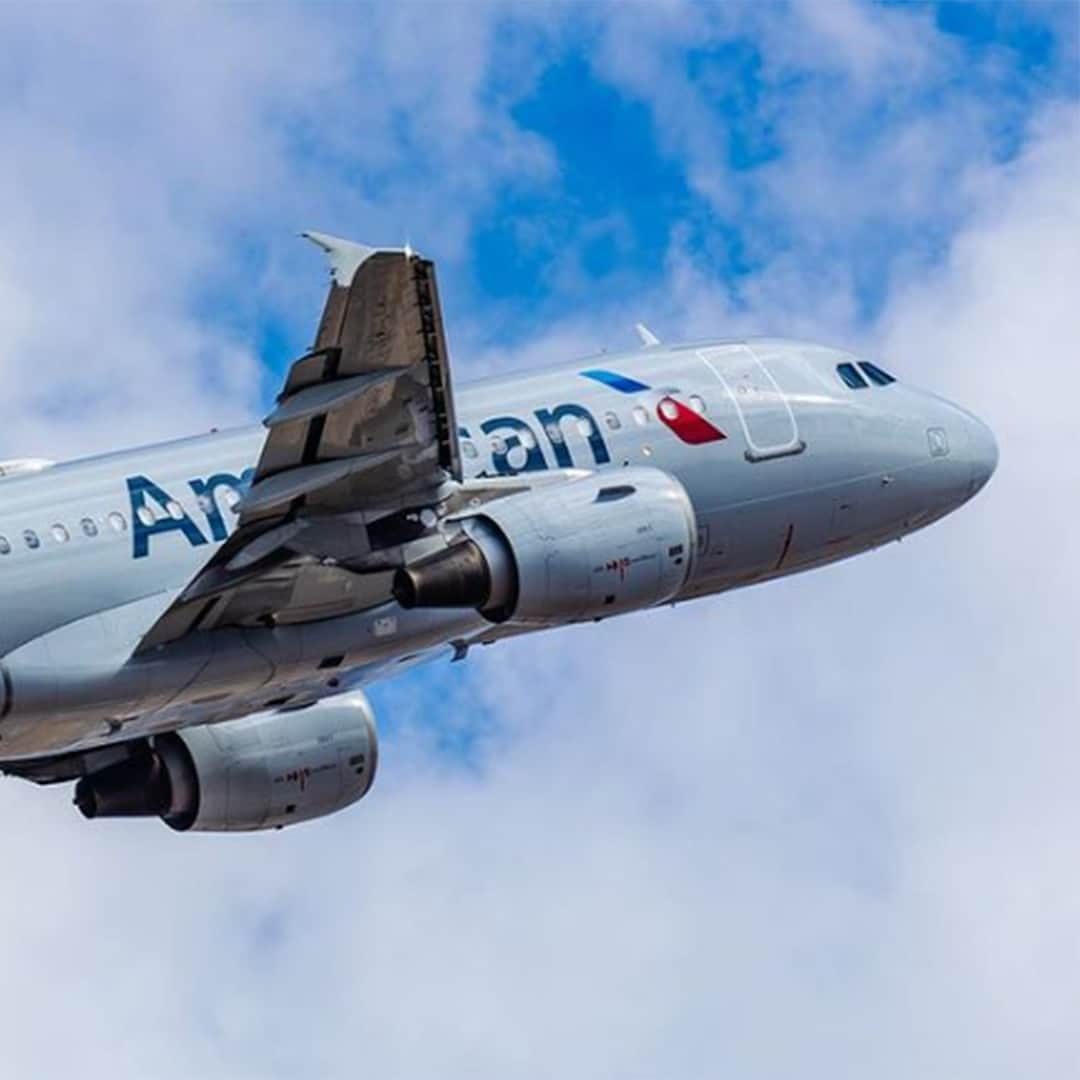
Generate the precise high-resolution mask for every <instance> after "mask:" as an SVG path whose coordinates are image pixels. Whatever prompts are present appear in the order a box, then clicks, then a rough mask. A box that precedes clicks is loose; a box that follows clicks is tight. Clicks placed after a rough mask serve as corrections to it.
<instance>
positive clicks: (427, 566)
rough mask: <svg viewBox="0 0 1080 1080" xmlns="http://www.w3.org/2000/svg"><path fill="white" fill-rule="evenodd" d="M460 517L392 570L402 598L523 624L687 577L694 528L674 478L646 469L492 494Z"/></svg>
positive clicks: (637, 596)
mask: <svg viewBox="0 0 1080 1080" xmlns="http://www.w3.org/2000/svg"><path fill="white" fill-rule="evenodd" d="M460 525H461V533H460V535H459V536H458V537H457V538H456V539H455V540H453V541H452V542H451V543H450V544H449V545H448V546H447V547H446V548H445V549H443V550H441V551H438V552H436V553H435V554H432V555H428V556H426V557H424V558H422V559H420V560H418V561H416V562H414V563H412V564H410V565H408V566H406V567H404V568H403V569H401V570H399V571H398V573H397V574H396V575H395V579H394V596H395V597H396V599H397V601H398V603H400V604H401V605H402V606H403V607H406V608H417V607H419V608H424V607H429V608H446V607H471V608H475V609H476V610H477V611H479V612H480V613H481V614H482V615H484V616H485V617H486V618H488V619H490V620H491V621H492V622H495V623H499V622H507V621H509V622H512V623H516V624H522V625H529V626H548V625H558V624H562V623H568V622H577V621H581V620H584V619H597V618H604V617H606V616H608V615H616V614H619V613H621V612H626V611H634V610H637V609H639V608H646V607H651V606H653V605H654V604H660V603H663V602H665V601H668V600H672V599H674V598H675V597H676V596H677V595H678V593H679V591H680V590H681V589H682V587H683V585H684V584H685V583H686V579H687V576H688V575H689V572H690V563H691V559H692V557H693V552H694V540H695V536H696V532H697V527H696V522H695V517H694V511H693V507H692V505H691V503H690V498H689V496H688V495H687V493H686V490H685V489H684V488H683V486H682V484H680V483H679V482H678V480H676V479H675V478H674V477H673V476H670V475H668V474H667V473H665V472H662V471H661V470H659V469H649V468H627V469H622V470H620V471H619V472H605V473H600V474H592V475H590V476H586V477H582V478H580V479H575V480H570V481H567V482H566V483H564V484H553V485H550V486H543V487H537V488H535V489H533V490H531V491H527V492H522V493H520V494H517V495H510V496H506V497H504V498H501V499H496V500H494V501H493V502H490V503H487V504H485V505H484V506H483V507H482V508H480V509H478V510H477V511H476V512H475V514H472V515H469V516H463V517H462V518H461V521H460Z"/></svg>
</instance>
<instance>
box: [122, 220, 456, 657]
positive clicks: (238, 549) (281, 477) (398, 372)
mask: <svg viewBox="0 0 1080 1080" xmlns="http://www.w3.org/2000/svg"><path fill="white" fill-rule="evenodd" d="M304 236H305V237H307V238H308V239H309V240H311V241H312V242H314V243H315V244H317V245H318V246H319V247H320V248H322V250H323V251H324V252H325V253H326V255H327V257H328V259H329V262H330V268H331V283H330V291H329V295H328V296H327V299H326V305H325V308H324V310H323V314H322V319H321V320H320V323H319V329H318V334H317V336H316V339H315V344H314V346H313V348H312V350H311V351H310V352H309V353H307V354H306V355H305V356H302V357H300V359H298V360H296V361H295V362H294V363H293V364H292V366H291V367H290V369H289V372H288V376H287V377H286V380H285V386H284V388H283V389H282V391H281V393H280V394H279V395H278V399H277V407H276V408H275V409H274V410H273V411H272V412H271V413H270V415H269V416H267V417H266V419H265V420H264V424H265V426H266V428H267V435H266V439H265V441H264V443H263V447H262V451H261V453H260V455H259V459H258V464H257V466H256V468H255V471H254V475H253V477H252V480H251V485H250V488H249V489H248V490H247V492H246V493H245V495H244V497H243V498H242V500H241V502H240V504H239V506H238V508H237V509H238V512H239V516H238V521H237V528H236V530H235V532H234V533H233V534H232V536H231V537H230V538H229V539H228V541H227V542H226V543H225V544H224V545H223V546H222V547H221V548H220V549H219V550H218V551H217V553H216V554H215V555H214V557H213V558H212V559H211V560H210V561H209V562H208V563H207V564H206V565H205V566H204V567H203V568H202V570H200V571H199V573H198V574H197V575H196V576H195V578H194V579H193V580H192V581H191V582H190V583H189V584H188V585H187V587H186V588H185V589H184V590H183V591H182V592H181V593H180V595H179V597H178V598H177V599H176V601H175V602H174V603H173V604H172V605H171V606H170V607H169V609H168V610H167V611H166V612H165V614H164V615H163V616H162V617H161V618H160V619H159V620H158V621H157V622H156V623H155V625H154V626H153V627H152V628H151V629H150V631H149V632H148V633H147V634H146V635H145V637H144V638H143V640H142V641H141V642H140V645H139V649H138V651H139V652H146V651H147V650H149V649H152V648H155V647H157V646H160V645H163V644H165V643H167V642H169V641H174V640H176V639H178V638H181V637H183V636H184V635H186V634H188V633H190V632H192V631H196V630H208V629H212V628H215V627H219V626H237V625H264V626H265V625H276V624H278V623H279V622H304V621H308V620H310V619H319V618H327V617H331V616H333V615H337V614H346V613H348V612H350V611H354V610H357V609H360V608H364V607H370V606H374V605H375V604H378V603H382V602H384V601H385V600H386V599H388V598H389V595H390V592H389V589H390V577H391V574H390V569H391V568H390V567H385V566H383V567H380V566H378V565H374V566H373V565H371V560H367V562H366V563H365V557H367V556H369V555H370V553H371V551H372V546H373V544H372V532H373V530H374V531H380V530H381V531H380V532H379V535H380V543H379V545H378V546H379V547H382V548H385V547H386V546H387V543H386V541H387V539H389V540H390V541H391V542H392V541H393V539H394V533H395V530H397V531H401V530H404V532H405V534H410V533H412V534H415V533H417V532H422V531H423V529H422V526H420V525H419V524H418V523H417V521H416V515H407V516H406V515H404V514H403V512H404V511H408V510H410V509H416V508H423V507H425V506H427V505H430V504H431V503H433V502H435V501H437V499H438V497H439V492H440V490H441V489H442V488H443V487H444V485H446V484H447V482H448V481H451V480H460V479H461V460H460V452H459V448H458V439H457V424H456V421H455V418H454V405H453V397H452V394H451V389H450V372H449V365H448V362H447V350H446V339H445V334H444V332H443V321H442V313H441V310H440V306H439V296H438V289H437V286H436V281H435V267H434V264H433V263H432V262H431V261H430V260H428V259H425V258H423V257H421V256H420V255H418V254H416V253H415V252H413V251H411V250H409V249H404V250H389V249H376V248H370V247H365V246H362V245H359V244H354V243H350V242H349V241H345V240H341V239H338V238H336V237H332V236H328V235H326V234H323V233H305V234H304ZM408 538H411V536H408Z"/></svg>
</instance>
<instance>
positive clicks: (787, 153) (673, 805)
mask: <svg viewBox="0 0 1080 1080" xmlns="http://www.w3.org/2000/svg"><path fill="white" fill-rule="evenodd" d="M1078 10H1080V9H1078V8H1077V6H1076V5H1075V4H1072V3H1032V4H1023V3H1015V2H1006V3H999V4H966V3H965V4H953V5H946V6H931V5H922V4H909V3H882V4H870V3H860V2H855V0H829V2H816V0H791V2H790V3H785V4H775V5H774V4H756V3H755V4H750V3H739V4H734V3H732V4H715V5H706V4H692V3H682V2H678V0H668V2H664V3H651V4H641V5H629V4H614V3H612V4H575V5H563V4H558V5H535V4H533V5H527V6H526V5H518V6H514V5H485V4H469V5H460V6H457V7H449V6H447V5H432V6H426V7H425V6H420V5H409V4H375V5H372V6H368V7H352V6H347V5H309V4H305V5H295V6H293V5H272V6H271V5H264V6H260V7H258V8H252V7H250V6H235V7H233V6H225V5H213V6H211V5H197V4H192V5H162V6H158V7H138V8H116V7H107V8H106V7H103V8H101V9H93V8H89V7H80V8H78V9H75V8H63V9H60V8H55V7H51V6H48V5H34V6H14V5H8V6H5V7H0V137H2V139H3V146H4V161H3V167H2V168H0V364H2V365H3V376H4V383H3V385H4V388H5V392H4V394H3V395H0V449H2V450H3V456H5V457H6V456H21V455H42V456H49V457H66V456H74V455H79V454H85V453H91V452H95V451H100V450H106V449H113V448H116V447H117V446H118V445H136V444H139V443H142V442H151V441H156V440H160V439H163V438H167V437H171V436H174V435H186V434H190V433H191V432H194V431H200V430H206V429H208V428H210V427H211V426H225V425H227V424H233V423H242V422H251V421H252V420H254V419H256V418H258V417H259V416H260V415H261V414H262V412H263V411H265V408H266V406H267V404H268V402H269V401H270V400H271V398H272V396H273V395H274V393H275V392H276V389H277V386H278V384H279V381H280V377H281V374H282V372H283V370H284V367H285V365H287V364H288V362H289V361H290V360H291V359H292V358H293V357H295V356H296V355H297V354H298V353H299V352H300V351H301V350H302V349H304V348H305V347H306V346H307V344H308V343H309V341H310V337H311V335H312V333H313V328H314V324H315V319H316V317H317V314H318V311H319V308H320V305H321V303H322V299H323V296H324V294H325V287H326V277H325V268H324V266H323V264H322V261H321V258H320V256H319V254H318V253H317V252H316V251H315V250H314V249H313V248H310V247H309V246H308V245H305V244H303V243H302V242H300V241H299V240H297V239H296V236H295V234H296V233H297V232H298V231H299V230H300V229H303V228H316V229H323V230H326V231H331V232H337V233H340V234H342V235H345V236H350V237H353V238H356V239H359V240H362V241H367V242H370V243H375V244H381V243H389V244H397V243H401V242H402V241H403V240H408V241H410V242H411V243H412V244H413V245H414V246H416V247H417V248H419V249H421V250H423V251H424V252H425V253H427V254H430V255H431V256H433V257H435V258H436V260H437V262H438V268H439V279H440V286H441V293H442V299H443V305H444V311H445V315H446V323H447V330H448V335H449V339H450V349H451V356H452V363H453V366H454V373H455V377H456V379H457V380H458V381H463V380H467V379H468V378H470V377H473V376H476V375H479V374H484V373H489V372H491V371H500V370H502V371H506V370H510V369H512V368H516V367H527V366H531V365H539V364H545V363H552V362H561V361H565V360H567V359H570V358H572V357H575V356H581V355H584V354H585V353H588V352H590V351H594V350H596V349H599V348H602V347H605V346H606V347H609V348H615V347H623V346H628V347H633V346H634V344H635V341H634V338H633V335H632V331H631V327H632V325H633V322H634V321H635V320H637V319H644V320H645V321H646V322H648V323H650V324H651V325H652V326H653V328H654V329H655V330H656V331H657V332H659V333H660V334H661V335H663V336H664V337H665V338H668V339H676V338H680V337H699V336H708V335H727V334H734V333H741V332H747V331H751V330H756V331H766V332H776V333H781V334H784V333H790V334H798V335H804V336H807V337H810V338H813V339H816V340H822V341H827V342H832V343H837V344H844V345H848V346H850V347H852V348H860V349H865V350H866V351H867V352H868V354H870V355H874V356H880V357H882V358H883V359H884V360H885V362H886V366H888V367H889V368H890V369H893V370H895V371H896V372H897V373H898V374H899V375H901V376H902V377H904V378H905V379H909V380H911V381H912V382H916V383H919V384H921V385H924V386H927V387H929V388H932V389H934V390H937V391H939V392H941V393H944V394H945V395H946V396H948V397H950V398H952V399H954V400H957V401H960V402H962V403H964V404H965V405H967V406H969V407H970V408H971V409H972V410H973V411H975V412H976V413H977V414H979V415H980V416H983V417H984V418H985V419H987V420H988V421H989V422H990V423H991V425H992V426H993V427H994V429H995V431H996V432H997V434H998V437H999V441H1000V443H1001V446H1002V461H1001V466H1000V468H999V470H998V473H997V475H996V476H995V478H994V481H993V483H992V484H991V485H990V487H989V488H988V490H987V491H986V492H985V493H984V494H983V495H981V496H980V497H979V499H977V500H975V501H974V502H973V503H972V505H971V506H970V507H965V508H964V510H963V512H962V513H958V514H956V515H953V516H951V517H950V518H949V519H947V520H946V521H945V522H943V523H941V524H940V525H936V526H935V527H934V528H933V529H930V530H927V531H926V532H925V533H920V534H918V535H916V536H914V537H912V538H910V539H909V540H908V541H906V542H905V543H904V544H902V545H890V546H889V547H888V548H886V549H882V550H881V551H878V552H875V553H873V554H870V555H867V556H865V557H862V558H860V559H857V560H852V561H849V562H846V563H844V564H841V565H839V566H836V567H832V568H829V569H826V570H823V571H819V572H814V573H810V574H806V575H799V576H797V577H795V578H793V579H790V580H785V581H783V582H780V583H776V584H772V585H767V586H763V587H758V588H753V589H747V590H744V591H740V592H738V593H735V594H729V595H726V596H723V597H718V598H714V599H711V600H707V601H703V602H700V603H694V604H688V605H682V606H680V607H679V608H677V609H673V610H668V609H665V610H663V611H656V612H650V613H648V614H646V615H641V616H630V617H627V618H625V619H619V620H612V621H609V622H605V623H604V624H602V625H600V626H597V627H587V628H575V629H571V630H567V631H564V632H559V633H553V634H545V635H540V636H538V637H535V638H529V639H528V640H525V641H517V642H510V643H506V644H503V645H500V646H499V647H497V648H493V649H483V650H476V651H475V654H474V655H471V656H470V657H469V659H468V661H467V662H466V663H463V664H457V665H446V664H435V665H432V666H431V667H429V668H427V669H423V670H420V671H417V672H415V673H414V674H411V675H409V676H407V677H405V678H403V679H400V680H398V681H395V682H393V683H390V684H387V685H386V686H381V687H376V688H375V690H374V691H373V698H374V700H375V702H376V705H377V710H378V713H379V722H380V729H381V731H382V733H383V737H384V741H383V746H382V751H383V752H382V755H381V764H380V777H379V780H378V782H377V784H376V786H375V788H374V790H373V792H372V794H371V795H370V796H369V797H368V798H365V799H364V800H363V801H362V802H361V803H360V804H359V805H358V806H356V807H355V808H352V809H351V810H349V811H347V812H345V813H343V814H341V815H337V816H335V817H333V818H330V819H327V820H325V821H323V822H319V823H317V824H314V825H310V826H301V827H297V828H296V829H288V830H284V831H283V832H282V833H275V834H273V835H269V836H266V835H259V836H253V837H246V838H242V839H238V838H221V837H205V836H204V837H191V836H184V837H178V836H175V835H174V834H172V833H170V832H169V831H168V830H166V829H164V828H163V827H158V826H157V825H156V823H145V822H130V823H127V822H118V823H116V827H115V828H94V827H88V826H87V825H86V823H84V822H82V821H81V820H80V819H78V817H77V816H76V815H75V814H73V813H69V812H68V811H69V809H70V808H69V807H67V806H66V805H65V800H64V798H63V797H62V796H61V797H59V798H58V797H57V792H55V791H39V790H36V789H33V788H31V787H29V786H27V785H18V784H15V783H14V782H13V783H11V784H5V785H3V786H2V790H0V796H2V798H0V811H2V812H3V814H4V821H5V823H6V824H5V827H4V828H3V829H0V857H2V858H3V862H4V865H5V867H7V868H8V869H9V874H8V880H7V887H6V888H5V889H4V890H2V891H0V917H2V918H3V919H4V920H5V924H6V925H8V926H9V927H17V928H18V932H17V933H12V934H10V935H9V938H8V941H7V944H6V951H5V964H6V967H5V970H6V971H7V972H8V973H9V978H8V979H7V980H0V1042H2V1045H3V1047H4V1054H5V1062H6V1064H7V1068H8V1070H9V1071H10V1072H11V1073H12V1074H18V1075H41V1074H42V1072H41V1070H42V1065H41V1062H42V1060H43V1058H42V1048H43V1047H48V1053H49V1055H50V1056H49V1062H50V1064H51V1065H52V1066H54V1072H55V1073H56V1074H60V1073H70V1072H72V1071H74V1070H76V1069H77V1070H78V1071H79V1075H81V1076H88V1077H95V1076H98V1075H101V1076H110V1077H113V1076H117V1075H121V1076H128V1075H130V1076H154V1077H156V1078H157V1077H161V1078H164V1080H169V1078H172V1077H177V1078H180V1077H189V1076H191V1075H199V1076H207V1077H217V1076H221V1077H227V1078H228V1080H236V1078H244V1077H252V1078H259V1080H265V1078H266V1077H279V1076H280V1077H287V1076H288V1077H292V1076H296V1075H304V1076H320V1077H328V1078H334V1077H350V1078H351V1077H353V1076H355V1073H356V1069H357V1063H358V1061H361V1062H362V1064H363V1066H364V1067H365V1068H366V1069H368V1070H369V1071H370V1072H371V1073H372V1074H373V1075H378V1076H380V1077H390V1078H394V1077H414V1076H431V1075H440V1076H447V1075H449V1076H458V1075H461V1076H468V1077H470V1078H478V1080H484V1078H487V1077H492V1078H495V1077H497V1078H498V1080H507V1078H510V1077H514V1078H516V1077H524V1078H532V1077H549V1076H552V1075H558V1076H560V1077H563V1078H569V1080H575V1078H577V1077H581V1078H582V1080H597V1078H598V1077H606V1076H612V1077H625V1076H648V1077H653V1076H663V1077H665V1078H666V1077H672V1078H679V1080H684V1078H685V1080H698V1078H701V1080H706V1078H708V1080H712V1078H714V1077H715V1076H717V1075H732V1076H738V1077H741V1078H748V1080H757V1078H762V1080H768V1078H772V1077H777V1076H784V1077H787V1076H792V1075H797V1076H822V1077H828V1080H847V1078H851V1080H855V1078H858V1080H864V1078H865V1077H866V1076H874V1077H877V1078H880V1080H909V1078H910V1077H911V1076H933V1075H942V1076H949V1077H969V1076H970V1077H978V1080H988V1078H995V1080H997V1078H1005V1077H1008V1078H1011V1077H1019V1076H1031V1075H1050V1076H1064V1075H1071V1072H1072V1071H1073V1069H1074V1064H1075V1061H1076V1060H1077V1059H1078V1058H1080V1043H1078V1041H1077V1031H1076V1023H1075V1019H1076V1017H1075V1013H1076V1006H1075V1003H1076V1001H1077V1000H1080V975H1078V972H1080V956H1078V954H1077V946H1076V942H1077V941H1080V872H1078V871H1077V870H1076V858H1075V846H1076V839H1075V838H1076V836H1077V834H1078V832H1080V788H1078V786H1077V784H1076V782H1075V771H1076V770H1075V762H1076V760H1078V759H1080V734H1078V729H1077V725H1076V716H1077V708H1078V702H1080V673H1078V670H1077V667H1078V666H1077V664H1076V639H1075V633H1072V631H1071V628H1072V627H1073V626H1074V624H1075V612H1076V610H1077V607H1078V605H1080V573H1078V570H1077V560H1076V558H1075V551H1074V550H1073V549H1074V547H1075V545H1073V544H1072V543H1071V542H1070V538H1071V537H1074V536H1075V535H1076V534H1077V529H1078V527H1080V520H1078V518H1077V513H1076V510H1075V506H1074V503H1073V501H1072V500H1069V499H1067V498H1059V497H1056V495H1055V493H1059V492H1063V491H1066V492H1067V491H1071V490H1074V489H1075V486H1076V465H1075V457H1076V455H1075V446H1074V445H1073V444H1074V442H1075V428H1076V424H1075V400H1076V396H1077V394H1080V375H1078V371H1080V369H1078V368H1077V365H1076V363H1075V352H1076V346H1075V343H1076V341H1077V340H1078V339H1080V322H1078V320H1080V307H1078V305H1077V304H1076V302H1075V291H1076V282H1077V281H1078V280H1080V239H1078V238H1080V186H1078V185H1077V183H1076V177H1077V175H1078V168H1080V166H1078V162H1080V108H1078V103H1077V98H1078V85H1077V82H1078V76H1077V72H1078V64H1080V50H1078V39H1080V23H1078ZM1033 373H1034V374H1035V375H1036V376H1037V377H1033ZM1047 387H1052V388H1053V392H1052V393H1050V392H1047V391H1046V388H1047ZM72 958H77V962H73V959H72ZM104 1002H107V1003H108V1007H107V1013H106V1012H104V1011H103V1009H105V1006H104V1005H103V1004H101V1003H104ZM117 1018H122V1019H123V1023H122V1024H121V1023H119V1021H118V1020H117ZM58 1031H59V1032H60V1033H61V1034H62V1036H63V1037H62V1038H58V1037H57V1032H58Z"/></svg>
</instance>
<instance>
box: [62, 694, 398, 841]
mask: <svg viewBox="0 0 1080 1080" xmlns="http://www.w3.org/2000/svg"><path fill="white" fill-rule="evenodd" d="M377 760H378V743H377V740H376V735H375V721H374V717H373V714H372V711H371V706H370V704H369V703H368V700H367V698H366V697H364V696H363V695H362V694H359V693H355V694H350V695H349V696H347V697H340V698H334V699H332V700H328V701H322V702H318V703H316V704H315V705H312V706H310V707H309V708H307V709H303V710H298V711H296V712H275V713H261V714H256V715H254V716H245V717H243V718H241V719H239V720H230V721H226V722H225V723H221V724H211V725H206V726H203V727H191V728H185V729H184V730H182V731H176V732H169V733H167V734H164V735H157V736H155V737H154V738H153V739H150V740H140V742H139V743H137V744H132V747H131V752H130V754H129V756H128V757H127V758H125V759H123V760H121V761H119V762H116V763H114V764H112V765H110V766H108V767H107V768H105V769H102V770H100V771H98V772H94V773H91V774H89V775H88V776H84V777H83V778H82V779H81V780H80V781H79V782H78V784H77V785H76V788H75V804H76V806H78V808H79V809H80V810H81V811H82V813H83V815H84V816H85V817H88V818H98V817H160V818H161V819H162V820H163V821H164V822H165V823H166V824H167V825H169V826H171V827H172V828H174V829H177V830H180V831H184V830H187V829H195V830H203V831H210V832H233V831H250V830H254V829H272V828H281V827H282V826H284V825H292V824H295V823H296V822H298V821H307V820H310V819H311V818H317V817H323V816H324V815H326V814H332V813H334V812H335V811H337V810H341V809H343V808H344V807H346V806H349V805H351V804H352V803H354V802H356V801H357V800H358V799H361V798H363V796H364V795H366V794H367V792H368V790H369V788H370V787H371V784H372V781H373V780H374V779H375V767H376V763H377Z"/></svg>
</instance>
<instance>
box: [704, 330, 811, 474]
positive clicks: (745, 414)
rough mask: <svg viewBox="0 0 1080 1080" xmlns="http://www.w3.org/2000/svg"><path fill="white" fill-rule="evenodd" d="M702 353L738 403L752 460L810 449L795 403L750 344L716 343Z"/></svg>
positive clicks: (747, 456)
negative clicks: (803, 434)
mask: <svg viewBox="0 0 1080 1080" xmlns="http://www.w3.org/2000/svg"><path fill="white" fill-rule="evenodd" d="M698 355H699V356H700V357H701V360H702V361H703V363H704V364H705V366H706V367H707V368H708V369H709V370H710V371H711V372H712V374H713V375H714V376H715V377H716V378H717V379H718V380H719V381H720V383H721V385H722V386H723V387H724V388H725V389H726V390H727V392H728V395H729V396H730V398H731V400H732V402H733V403H734V405H735V411H736V413H737V414H738V417H739V423H740V424H741V426H742V429H743V434H744V435H745V437H746V446H747V450H746V458H747V460H748V461H767V460H768V459H770V458H777V457H787V456H788V455H791V454H799V453H801V452H802V451H803V450H805V449H806V444H805V443H804V442H803V441H802V440H801V439H800V438H799V429H798V424H797V422H796V420H795V413H794V412H793V411H792V408H791V403H790V402H789V401H788V399H787V396H786V395H785V394H784V391H783V389H782V388H781V386H780V384H779V383H778V382H777V380H776V378H775V377H774V375H773V373H772V372H771V371H770V370H769V368H768V367H767V366H766V365H765V363H764V361H763V360H762V359H761V357H759V356H758V354H757V353H756V352H755V351H754V350H753V349H752V348H751V347H750V346H747V345H721V346H715V347H713V348H709V349H700V350H699V351H698Z"/></svg>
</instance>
